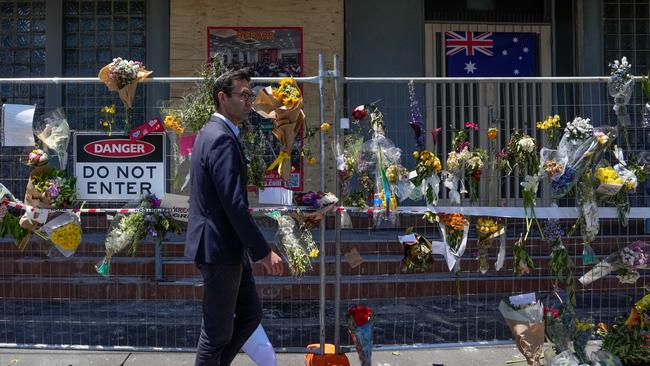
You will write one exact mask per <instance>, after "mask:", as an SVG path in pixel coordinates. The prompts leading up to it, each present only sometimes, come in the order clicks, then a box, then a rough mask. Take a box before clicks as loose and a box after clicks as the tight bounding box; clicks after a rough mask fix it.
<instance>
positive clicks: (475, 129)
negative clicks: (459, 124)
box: [465, 122, 478, 131]
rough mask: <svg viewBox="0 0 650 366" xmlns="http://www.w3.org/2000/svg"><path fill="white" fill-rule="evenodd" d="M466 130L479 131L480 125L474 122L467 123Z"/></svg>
mask: <svg viewBox="0 0 650 366" xmlns="http://www.w3.org/2000/svg"><path fill="white" fill-rule="evenodd" d="M465 128H470V129H472V130H474V131H478V123H474V122H465Z"/></svg>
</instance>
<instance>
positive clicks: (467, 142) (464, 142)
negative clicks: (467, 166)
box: [456, 141, 471, 152]
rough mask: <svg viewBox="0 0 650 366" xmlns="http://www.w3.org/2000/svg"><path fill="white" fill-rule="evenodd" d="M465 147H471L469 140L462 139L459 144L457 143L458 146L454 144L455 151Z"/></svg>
mask: <svg viewBox="0 0 650 366" xmlns="http://www.w3.org/2000/svg"><path fill="white" fill-rule="evenodd" d="M465 148H468V149H469V148H471V145H470V143H469V141H463V142H461V143H460V144H458V146H456V152H461V151H463V150H464V149H465Z"/></svg>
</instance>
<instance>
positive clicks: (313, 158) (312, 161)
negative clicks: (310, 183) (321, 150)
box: [307, 156, 318, 165]
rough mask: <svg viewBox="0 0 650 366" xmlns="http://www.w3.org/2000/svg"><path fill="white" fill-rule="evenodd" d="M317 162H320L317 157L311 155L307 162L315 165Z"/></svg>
mask: <svg viewBox="0 0 650 366" xmlns="http://www.w3.org/2000/svg"><path fill="white" fill-rule="evenodd" d="M316 163H318V160H316V158H315V157H313V156H310V157H309V158H307V164H310V165H314V164H316Z"/></svg>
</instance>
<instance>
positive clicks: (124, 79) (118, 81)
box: [98, 57, 153, 119]
mask: <svg viewBox="0 0 650 366" xmlns="http://www.w3.org/2000/svg"><path fill="white" fill-rule="evenodd" d="M152 72H153V71H148V70H147V69H145V67H144V65H143V64H142V62H140V61H132V60H123V59H122V58H121V57H117V58H114V59H113V62H111V63H110V64H108V65H106V66H104V67H102V69H101V70H99V75H98V77H99V80H101V81H103V82H104V84H106V86H107V87H108V90H110V91H117V93H118V95H119V96H120V100H121V101H122V103H124V108H126V110H127V116H128V113H129V111H130V110H131V109H133V98H135V90H136V88H137V87H138V83H139V82H140V81H142V80H144V79H146V78H147V77H149V75H151V73H152ZM127 119H128V117H127Z"/></svg>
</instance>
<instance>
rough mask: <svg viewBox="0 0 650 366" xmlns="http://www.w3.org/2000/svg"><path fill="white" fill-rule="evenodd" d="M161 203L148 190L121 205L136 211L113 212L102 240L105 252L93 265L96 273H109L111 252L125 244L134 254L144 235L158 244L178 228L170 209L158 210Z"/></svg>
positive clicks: (179, 230) (120, 248)
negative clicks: (108, 227) (136, 198)
mask: <svg viewBox="0 0 650 366" xmlns="http://www.w3.org/2000/svg"><path fill="white" fill-rule="evenodd" d="M160 203H161V200H160V199H159V198H158V197H156V195H155V194H147V195H144V196H142V197H141V198H140V199H139V200H137V201H133V202H130V203H129V204H127V205H125V207H124V208H138V210H137V211H136V212H133V213H125V214H118V215H116V216H115V218H114V220H113V223H112V224H111V229H110V230H109V231H108V234H107V235H106V241H105V242H104V246H105V247H106V255H105V256H104V258H103V259H102V260H101V261H100V262H99V263H97V264H96V265H95V270H96V271H97V273H99V274H100V275H102V276H108V275H109V274H110V265H111V259H112V258H113V256H114V255H115V254H117V253H119V252H120V251H122V250H123V249H124V248H127V247H129V254H131V255H135V253H136V250H137V249H138V244H139V243H140V242H141V241H143V240H144V239H145V238H146V237H147V236H149V237H151V238H153V239H154V242H155V243H156V245H160V243H161V242H162V241H163V240H165V238H166V236H167V234H168V233H172V232H173V233H180V232H181V227H180V226H179V224H178V223H177V222H176V221H174V220H173V219H172V216H171V213H169V212H166V211H161V210H159V209H160Z"/></svg>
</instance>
